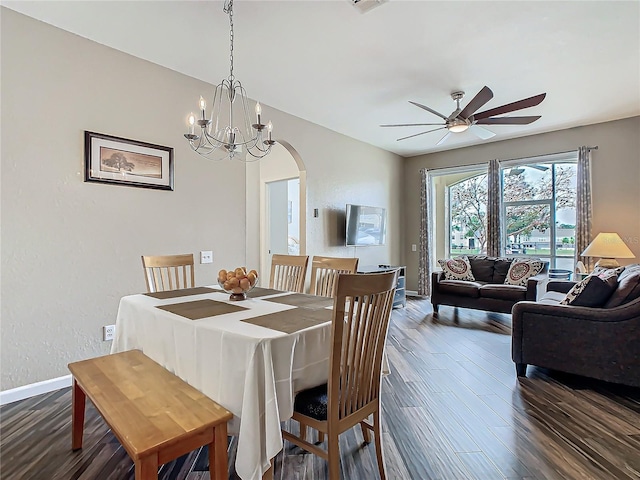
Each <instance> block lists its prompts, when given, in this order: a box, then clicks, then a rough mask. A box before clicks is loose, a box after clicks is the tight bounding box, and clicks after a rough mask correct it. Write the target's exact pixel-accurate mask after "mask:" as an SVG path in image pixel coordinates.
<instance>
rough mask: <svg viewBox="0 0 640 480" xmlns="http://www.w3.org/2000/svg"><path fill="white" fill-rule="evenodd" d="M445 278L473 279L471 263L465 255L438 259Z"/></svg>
mask: <svg viewBox="0 0 640 480" xmlns="http://www.w3.org/2000/svg"><path fill="white" fill-rule="evenodd" d="M438 263H439V264H440V266H441V267H442V272H443V273H444V279H445V280H471V281H473V280H475V277H474V276H473V272H472V271H471V263H469V258H468V257H467V256H466V255H462V256H460V257H455V258H446V259H444V260H438Z"/></svg>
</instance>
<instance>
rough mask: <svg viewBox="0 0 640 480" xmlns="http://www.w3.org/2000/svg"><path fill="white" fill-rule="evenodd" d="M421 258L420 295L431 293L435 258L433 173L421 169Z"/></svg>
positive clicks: (419, 272) (419, 264)
mask: <svg viewBox="0 0 640 480" xmlns="http://www.w3.org/2000/svg"><path fill="white" fill-rule="evenodd" d="M420 180H421V188H420V258H419V262H418V295H431V259H432V258H433V230H432V225H433V224H432V221H431V218H432V206H431V203H432V201H433V197H432V195H431V174H429V171H428V170H427V169H426V168H423V169H422V170H420Z"/></svg>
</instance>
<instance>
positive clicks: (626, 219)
mask: <svg viewBox="0 0 640 480" xmlns="http://www.w3.org/2000/svg"><path fill="white" fill-rule="evenodd" d="M582 145H587V146H596V145H597V146H598V150H595V151H593V153H592V183H593V190H592V193H593V228H592V233H593V235H594V236H595V235H596V234H597V233H598V232H618V234H619V235H620V236H621V237H622V238H624V239H625V241H626V242H627V245H628V246H629V248H630V249H631V250H632V251H633V252H634V254H635V255H636V259H635V260H634V259H632V260H622V259H620V260H619V261H620V263H621V264H629V263H635V262H640V188H638V186H639V185H640V117H632V118H627V119H623V120H616V121H612V122H605V123H599V124H595V125H587V126H583V127H576V128H570V129H566V130H559V131H556V132H549V133H543V134H540V135H531V136H528V137H523V138H516V139H512V140H505V141H501V142H491V143H485V144H482V145H478V146H474V147H468V148H460V149H456V150H448V151H445V152H438V153H433V154H430V155H422V156H418V157H412V158H408V159H406V160H405V170H404V193H403V195H404V201H403V206H404V212H405V217H404V221H405V224H404V234H405V237H404V239H405V240H404V243H403V248H402V250H403V259H404V262H405V263H406V265H407V288H408V289H409V290H416V289H417V285H418V253H419V252H412V251H411V248H410V247H411V243H416V244H417V243H419V228H420V169H421V168H425V167H426V168H443V167H452V166H457V165H469V164H474V163H481V162H488V161H489V160H491V159H492V158H498V159H500V160H509V159H515V158H523V157H532V156H536V155H545V154H551V153H559V152H566V151H569V150H577V149H578V147H580V146H582Z"/></svg>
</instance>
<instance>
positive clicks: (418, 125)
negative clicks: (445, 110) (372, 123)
mask: <svg viewBox="0 0 640 480" xmlns="http://www.w3.org/2000/svg"><path fill="white" fill-rule="evenodd" d="M429 125H444V123H399V124H397V125H396V124H394V125H380V126H381V127H426V126H429Z"/></svg>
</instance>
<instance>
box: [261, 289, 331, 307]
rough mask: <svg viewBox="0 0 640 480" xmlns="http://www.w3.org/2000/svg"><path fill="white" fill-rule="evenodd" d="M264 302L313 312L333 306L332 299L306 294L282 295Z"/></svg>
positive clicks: (266, 299)
mask: <svg viewBox="0 0 640 480" xmlns="http://www.w3.org/2000/svg"><path fill="white" fill-rule="evenodd" d="M265 301H266V302H274V303H281V304H283V305H291V306H292V307H298V308H310V309H314V310H320V309H326V308H327V307H332V306H333V298H328V297H319V296H317V295H307V294H306V293H292V294H291V295H283V296H282V297H275V298H265Z"/></svg>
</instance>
